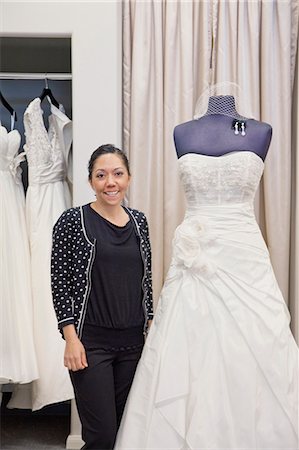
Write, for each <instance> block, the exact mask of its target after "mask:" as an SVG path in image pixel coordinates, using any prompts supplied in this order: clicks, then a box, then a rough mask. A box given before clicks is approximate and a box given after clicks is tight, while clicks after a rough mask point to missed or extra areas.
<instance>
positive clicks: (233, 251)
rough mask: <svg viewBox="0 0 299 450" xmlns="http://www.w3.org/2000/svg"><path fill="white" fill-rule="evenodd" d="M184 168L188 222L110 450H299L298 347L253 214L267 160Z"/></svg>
mask: <svg viewBox="0 0 299 450" xmlns="http://www.w3.org/2000/svg"><path fill="white" fill-rule="evenodd" d="M178 164H179V170H180V176H181V180H182V183H183V185H184V189H185V195H186V199H187V210H186V215H185V219H184V221H183V222H182V224H181V225H180V226H179V227H178V228H177V229H176V232H175V236H174V241H173V259H172V263H171V266H170V269H169V273H168V276H167V279H166V282H165V285H164V287H163V289H162V293H161V297H160V300H159V304H158V308H157V312H156V316H155V319H154V322H153V324H152V327H151V330H150V333H149V336H148V338H147V340H146V343H145V348H144V352H143V355H142V358H141V360H140V363H139V365H138V368H137V372H136V375H135V379H134V382H133V385H132V388H131V392H130V394H129V398H128V401H127V405H126V409H125V412H124V416H123V420H122V423H121V427H120V430H119V433H118V438H117V442H116V445H115V448H116V449H138V450H142V449H152V450H158V449H159V450H160V449H167V450H170V449H171V450H173V449H177V450H178V449H180V450H182V449H192V450H199V449H204V450H207V449H209V450H212V449H213V450H219V449H226V450H228V449H229V450H231V449H234V450H240V449H244V450H245V449H246V450H249V449H258V450H261V449H267V450H277V449H280V450H282V449H284V450H291V449H292V450H295V449H296V450H297V449H298V348H297V345H296V343H295V341H294V339H293V336H292V334H291V331H290V328H289V313H288V310H287V307H286V305H285V302H284V300H283V298H282V294H281V292H280V290H279V288H278V285H277V282H276V279H275V276H274V273H273V270H272V267H271V263H270V259H269V253H268V250H267V248H266V245H265V242H264V240H263V237H262V235H261V232H260V229H259V227H258V225H257V222H256V220H255V216H254V210H253V199H254V194H255V192H256V189H257V187H258V184H259V181H260V178H261V175H262V172H263V169H264V163H263V161H262V160H261V159H260V158H259V157H258V156H257V155H256V154H255V153H252V152H250V151H242V152H234V153H229V154H226V155H223V156H221V157H212V156H204V155H198V154H186V155H184V156H182V157H181V158H180V159H179V160H178Z"/></svg>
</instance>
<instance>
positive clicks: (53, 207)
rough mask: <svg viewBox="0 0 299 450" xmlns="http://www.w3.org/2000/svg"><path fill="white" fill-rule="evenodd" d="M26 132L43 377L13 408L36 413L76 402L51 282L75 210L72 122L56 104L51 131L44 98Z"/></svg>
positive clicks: (27, 119) (29, 112)
mask: <svg viewBox="0 0 299 450" xmlns="http://www.w3.org/2000/svg"><path fill="white" fill-rule="evenodd" d="M24 127H25V134H26V144H25V146H24V149H25V152H26V156H27V161H28V169H29V177H28V178H29V187H28V190H27V195H26V216H27V226H28V233H29V242H30V251H31V272H32V291H33V305H34V316H33V318H34V336H35V346H36V352H37V359H38V370H39V378H38V380H36V381H34V382H33V383H32V385H31V386H29V388H30V389H29V392H28V391H26V390H25V389H17V390H16V391H15V392H14V393H13V396H12V399H11V400H10V402H9V404H8V407H10V408H30V409H33V410H37V409H40V408H42V407H43V406H45V405H49V404H51V403H56V402H61V401H64V400H69V399H71V398H73V397H74V394H73V388H72V385H71V381H70V378H69V374H68V370H67V369H66V367H64V365H63V355H64V341H63V340H62V338H61V335H60V333H59V331H58V328H57V320H56V316H55V313H54V308H53V301H52V293H51V280H50V260H51V247H52V229H53V225H54V223H55V222H56V221H57V219H58V217H59V216H60V215H61V214H62V212H63V211H64V210H65V209H67V208H69V207H70V206H71V199H70V192H69V187H68V184H67V181H66V171H67V159H68V152H69V149H70V145H71V130H72V129H71V121H70V119H69V118H68V117H67V116H66V115H65V114H64V113H63V112H62V111H60V110H59V109H58V108H56V107H55V106H54V105H51V115H50V116H49V129H48V130H47V129H46V128H45V125H44V121H43V111H42V109H41V102H40V99H39V98H36V99H34V100H33V101H32V102H31V103H30V104H29V105H28V107H27V109H26V111H25V113H24Z"/></svg>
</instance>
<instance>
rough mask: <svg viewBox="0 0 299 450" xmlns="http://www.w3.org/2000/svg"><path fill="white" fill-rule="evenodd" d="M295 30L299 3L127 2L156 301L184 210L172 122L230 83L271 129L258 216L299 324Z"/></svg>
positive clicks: (132, 121)
mask: <svg viewBox="0 0 299 450" xmlns="http://www.w3.org/2000/svg"><path fill="white" fill-rule="evenodd" d="M297 34H298V2H297V0H293V1H291V0H290V1H284V0H282V1H275V0H273V1H269V0H268V1H220V0H213V1H212V0H211V1H176V2H173V1H167V0H166V1H147V2H143V1H125V2H124V3H123V36H124V64H123V86H124V148H125V149H126V150H127V151H128V152H129V157H130V161H131V167H132V173H133V182H132V185H131V190H130V194H129V203H130V205H131V206H133V207H136V208H140V209H142V210H143V211H144V212H145V213H146V214H147V216H148V218H149V223H150V231H151V240H152V247H153V275H154V293H155V298H156V299H157V297H158V294H159V291H160V289H161V286H162V283H163V279H164V276H165V274H166V272H167V269H168V265H169V261H170V254H171V240H172V237H173V232H174V229H175V227H176V226H177V225H178V223H179V222H180V220H181V219H182V216H183V212H184V200H183V195H182V192H181V187H180V184H179V179H178V173H177V164H176V154H175V148H174V144H173V135H172V134H173V128H174V127H175V125H177V124H179V123H182V122H185V121H188V120H191V119H192V117H193V114H194V107H195V103H196V100H197V99H198V97H199V96H200V94H201V93H202V91H203V90H204V88H205V87H206V86H207V84H208V83H209V82H210V81H212V83H218V82H223V81H231V82H235V83H237V84H238V86H240V95H241V98H240V103H241V104H244V105H247V106H248V108H249V110H250V111H251V112H252V114H253V116H254V117H255V118H256V119H260V120H263V121H265V122H268V123H270V124H271V125H272V127H273V139H272V143H271V147H270V150H269V153H268V157H267V160H266V168H265V174H264V177H263V178H264V179H263V183H262V186H261V189H260V193H259V198H258V201H257V216H258V220H259V222H260V224H261V227H262V231H263V233H264V236H265V239H266V241H267V244H268V246H269V250H270V254H271V259H272V263H273V266H274V270H275V273H276V276H277V278H278V281H279V284H280V287H281V289H282V291H283V294H284V296H285V299H286V301H287V302H288V304H289V307H290V310H291V311H292V312H293V322H294V323H293V330H295V328H294V327H296V326H297V324H298V322H297V324H296V311H297V310H298V301H299V300H298V287H297V288H296V283H298V280H297V278H296V274H295V270H296V268H297V271H298V262H297V261H298V237H296V236H295V229H296V223H297V225H298V217H297V222H295V221H296V214H298V207H297V210H296V211H295V210H293V212H292V213H291V202H293V204H294V205H295V201H297V202H298V195H297V200H296V199H295V190H296V186H297V189H298V185H296V183H295V180H294V177H295V176H296V172H295V170H294V169H293V172H292V170H291V168H292V167H293V168H294V165H293V164H292V158H293V159H294V161H296V162H297V163H298V159H296V158H295V156H296V155H294V154H292V151H291V148H292V127H291V124H292V109H291V107H292V96H293V79H294V66H295V57H296V48H297ZM210 61H212V78H211V72H210V70H209V67H210ZM295 139H296V136H294V137H293V152H294V151H295V150H294V149H295V148H296V146H295V144H294V142H295V141H294V140H295ZM297 175H298V172H297ZM292 189H293V193H292ZM291 220H292V224H293V228H292V230H293V231H292V235H291ZM296 239H297V241H296ZM296 245H297V248H296V247H295V246H296ZM296 264H297V265H296ZM297 275H298V273H297ZM296 308H297V309H296ZM294 332H295V331H294Z"/></svg>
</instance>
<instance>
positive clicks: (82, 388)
mask: <svg viewBox="0 0 299 450" xmlns="http://www.w3.org/2000/svg"><path fill="white" fill-rule="evenodd" d="M85 350H86V354H87V361H88V367H87V368H86V369H83V370H79V371H78V372H72V371H71V372H70V375H71V380H72V383H73V386H74V391H75V399H76V404H77V408H78V413H79V417H80V421H81V424H82V438H83V440H84V442H85V445H84V447H83V448H82V449H81V450H83V449H84V450H87V449H88V450H89V449H97V450H111V449H113V445H114V442H115V438H116V433H117V430H118V426H119V424H120V420H121V417H122V414H123V410H124V407H125V403H126V400H127V396H128V393H129V390H130V387H131V384H132V381H133V377H134V374H135V370H136V367H137V363H138V361H139V358H140V356H141V352H142V347H139V348H137V349H136V348H135V349H130V350H123V349H121V350H115V351H114V350H113V351H111V350H109V351H107V350H103V349H90V348H86V347H85Z"/></svg>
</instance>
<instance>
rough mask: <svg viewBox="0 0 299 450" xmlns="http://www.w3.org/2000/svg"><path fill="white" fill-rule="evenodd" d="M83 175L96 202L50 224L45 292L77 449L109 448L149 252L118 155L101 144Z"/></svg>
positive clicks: (134, 350)
mask: <svg viewBox="0 0 299 450" xmlns="http://www.w3.org/2000/svg"><path fill="white" fill-rule="evenodd" d="M88 171H89V175H88V177H89V183H90V186H91V188H92V189H93V191H94V192H95V196H96V200H95V201H94V202H92V203H90V204H87V205H84V206H81V207H78V208H71V209H69V210H67V211H65V212H64V213H63V214H62V215H61V217H60V218H59V220H58V221H57V223H56V225H55V226H54V231H53V247H52V269H51V276H52V293H53V301H54V308H55V312H56V315H57V320H58V327H59V329H60V330H61V332H62V335H63V337H64V339H65V341H66V346H65V354H64V364H65V366H66V367H67V368H68V369H69V371H70V376H71V379H72V383H73V386H74V391H75V397H76V403H77V407H78V412H79V416H80V420H81V423H82V437H83V440H84V441H85V446H84V447H83V448H84V449H95V448H96V449H112V448H113V444H114V441H115V436H116V432H117V428H118V425H119V423H120V419H121V416H122V413H123V409H124V406H125V402H126V399H127V395H128V393H129V390H130V387H131V383H132V380H133V376H134V373H135V369H136V366H137V363H138V361H139V358H140V355H141V352H142V348H143V342H144V334H146V332H147V329H148V326H149V324H150V321H151V319H152V317H153V309H152V288H151V250H150V242H149V233H148V225H147V220H146V217H145V216H144V214H143V213H142V212H140V211H137V210H134V209H131V208H127V207H124V206H122V201H123V199H124V197H125V194H126V191H127V188H128V186H129V183H130V179H131V174H130V169H129V163H128V160H127V157H126V155H125V153H124V152H123V151H122V150H120V149H118V148H116V147H114V146H113V145H111V144H106V145H102V146H101V147H99V148H98V149H97V150H95V151H94V152H93V154H92V155H91V158H90V160H89V165H88Z"/></svg>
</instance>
